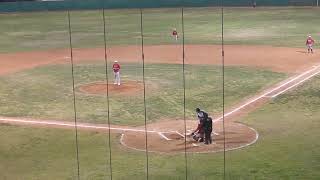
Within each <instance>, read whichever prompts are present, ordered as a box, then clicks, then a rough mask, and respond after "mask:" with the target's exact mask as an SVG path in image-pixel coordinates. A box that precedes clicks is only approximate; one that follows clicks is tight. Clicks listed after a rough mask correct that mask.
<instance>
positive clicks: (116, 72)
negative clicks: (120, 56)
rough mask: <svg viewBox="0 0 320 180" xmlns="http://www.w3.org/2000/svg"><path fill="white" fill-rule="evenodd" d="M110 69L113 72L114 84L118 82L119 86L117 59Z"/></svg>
mask: <svg viewBox="0 0 320 180" xmlns="http://www.w3.org/2000/svg"><path fill="white" fill-rule="evenodd" d="M112 69H113V74H114V84H118V86H120V64H118V61H114V64H113V66H112Z"/></svg>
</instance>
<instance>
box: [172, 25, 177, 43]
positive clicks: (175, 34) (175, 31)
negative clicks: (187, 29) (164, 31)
mask: <svg viewBox="0 0 320 180" xmlns="http://www.w3.org/2000/svg"><path fill="white" fill-rule="evenodd" d="M172 36H173V37H174V38H175V40H176V41H178V31H177V29H176V28H174V29H173V31H172Z"/></svg>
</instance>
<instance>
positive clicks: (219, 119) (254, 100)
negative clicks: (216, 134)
mask: <svg viewBox="0 0 320 180" xmlns="http://www.w3.org/2000/svg"><path fill="white" fill-rule="evenodd" d="M318 67H320V66H315V67H313V68H312V69H310V70H308V71H306V72H304V73H302V74H300V75H298V76H296V77H294V78H292V79H291V80H289V81H287V82H285V83H283V84H281V85H280V86H278V87H275V88H273V89H272V90H270V91H268V92H266V93H264V94H262V95H260V96H258V97H256V98H254V99H253V100H251V101H249V102H247V103H245V104H243V105H241V106H239V107H237V108H235V109H234V110H232V111H230V112H228V113H226V114H224V115H223V116H221V117H219V118H217V119H216V120H214V121H213V122H217V121H221V120H222V119H223V117H227V116H230V115H231V114H233V113H235V112H237V111H239V110H241V109H242V108H244V107H246V106H248V105H250V104H252V103H254V102H256V101H257V100H259V99H261V98H263V97H265V96H267V95H268V94H270V93H272V92H274V91H276V90H278V89H280V88H282V87H283V86H285V85H287V84H289V83H291V82H292V81H294V80H296V79H299V78H300V77H302V76H304V75H306V74H308V73H310V72H311V71H313V70H315V69H317V68H318ZM313 76H314V75H313Z"/></svg>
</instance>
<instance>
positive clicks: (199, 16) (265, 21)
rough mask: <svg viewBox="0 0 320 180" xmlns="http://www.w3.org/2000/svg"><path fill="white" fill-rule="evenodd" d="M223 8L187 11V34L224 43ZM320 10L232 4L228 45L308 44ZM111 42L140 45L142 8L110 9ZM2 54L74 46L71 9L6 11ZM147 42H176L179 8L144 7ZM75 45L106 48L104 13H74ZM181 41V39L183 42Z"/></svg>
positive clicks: (227, 14)
mask: <svg viewBox="0 0 320 180" xmlns="http://www.w3.org/2000/svg"><path fill="white" fill-rule="evenodd" d="M220 12H221V11H220V9H217V8H188V9H186V10H185V38H186V43H189V44H220V42H221V14H220ZM319 16H320V11H319V10H318V9H317V8H311V7H305V8H292V7H291V8H288V7H279V8H274V7H273V8H256V9H252V8H226V10H225V16H224V18H225V28H224V33H225V43H227V44H245V45H249V44H251V45H273V46H284V47H304V42H305V38H306V36H307V34H309V33H310V34H313V35H314V36H315V37H316V35H318V33H319V28H320V25H319V23H318V21H317V17H319ZM106 18H107V25H106V27H107V31H108V38H107V40H108V44H110V45H128V44H140V41H141V40H140V15H139V11H138V10H134V9H133V10H107V11H106ZM0 19H1V22H0V24H1V26H0V35H1V36H0V47H1V49H0V52H15V51H26V50H43V49H52V48H68V47H69V35H68V21H67V13H66V12H33V13H21V14H0ZM143 20H144V24H143V25H144V37H145V43H146V44H173V43H175V42H174V41H173V39H172V37H170V34H171V31H172V28H174V27H176V28H177V29H178V31H180V32H181V12H180V10H179V9H147V10H144V17H143ZM71 26H72V32H73V44H74V46H75V47H97V46H99V47H100V46H103V20H102V12H101V11H73V12H71ZM179 43H181V41H180V42H179Z"/></svg>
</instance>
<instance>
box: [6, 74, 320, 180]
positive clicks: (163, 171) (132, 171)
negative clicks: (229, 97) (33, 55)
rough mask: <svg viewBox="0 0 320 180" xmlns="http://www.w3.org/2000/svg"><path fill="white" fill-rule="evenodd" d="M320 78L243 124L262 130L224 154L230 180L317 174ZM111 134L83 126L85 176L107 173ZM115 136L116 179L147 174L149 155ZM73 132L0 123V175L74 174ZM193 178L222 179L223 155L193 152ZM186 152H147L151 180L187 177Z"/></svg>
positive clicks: (60, 176)
mask: <svg viewBox="0 0 320 180" xmlns="http://www.w3.org/2000/svg"><path fill="white" fill-rule="evenodd" d="M319 85H320V78H319V77H317V78H316V79H315V80H313V81H310V82H307V83H306V84H305V85H304V86H303V87H300V88H298V89H297V90H294V91H292V92H289V93H287V94H285V95H281V96H280V97H279V98H278V99H275V100H274V101H272V102H270V103H268V104H267V105H266V106H264V107H263V108H261V109H259V110H256V111H255V112H253V113H251V114H249V116H248V117H245V118H243V120H242V122H244V123H246V124H248V125H250V126H251V127H254V128H255V129H257V130H258V132H259V134H260V138H259V140H258V142H257V143H256V144H254V145H252V146H250V147H247V148H244V149H242V150H237V151H231V152H227V153H226V173H227V174H226V179H228V180H229V179H230V180H233V179H246V180H253V179H258V180H269V179H290V180H294V179H297V180H298V179H299V180H301V179H308V180H313V179H314V180H316V179H318V178H319V176H320V174H319V172H320V171H319V170H320V166H319V165H320V163H319V162H320V152H319V148H320V142H319V141H318V139H319V138H320V134H319V128H320V121H319V117H320V113H319V111H318V107H319V105H320V104H319V102H320V96H319V93H318V87H319ZM107 138H108V136H107V135H106V134H100V133H93V132H86V131H80V133H79V147H80V150H79V157H80V176H81V179H98V180H99V179H108V178H109V175H110V171H109V169H108V164H109V159H108V153H109V149H108V146H107V145H106V143H107V142H108V140H107ZM118 139H119V135H112V168H113V178H114V179H116V180H118V179H129V178H130V179H133V180H136V179H137V180H140V179H144V177H145V160H146V159H145V153H143V152H135V151H131V150H128V149H125V148H124V147H122V146H121V145H120V144H119V142H118ZM74 140H75V136H74V131H72V130H58V129H41V128H40V129H34V128H31V127H20V126H12V125H0V141H1V144H0V161H1V163H0V172H2V173H1V175H0V178H1V179H10V180H11V179H13V180H14V179H21V178H24V179H34V178H37V179H48V180H50V179H75V177H76V172H77V171H76V159H75V141H74ZM187 158H188V177H189V179H197V180H199V179H200V180H205V179H222V178H223V153H214V154H188V156H187ZM184 162H185V161H184V156H183V154H178V155H177V154H176V155H160V154H154V153H150V154H149V173H150V174H149V175H150V176H149V177H150V179H153V180H162V179H172V180H173V179H184V178H185V169H184V167H185V166H184V165H185V164H184Z"/></svg>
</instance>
